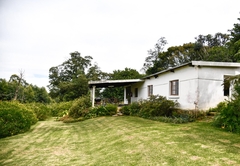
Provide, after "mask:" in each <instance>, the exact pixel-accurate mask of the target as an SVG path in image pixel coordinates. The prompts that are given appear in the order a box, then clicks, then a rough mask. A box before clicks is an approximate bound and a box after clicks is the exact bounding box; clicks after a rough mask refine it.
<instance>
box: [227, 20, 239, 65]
mask: <svg viewBox="0 0 240 166" xmlns="http://www.w3.org/2000/svg"><path fill="white" fill-rule="evenodd" d="M237 20H238V21H239V22H240V18H238V19H237ZM229 32H230V42H229V49H230V51H231V54H232V55H233V60H234V61H235V62H239V61H240V23H235V24H234V25H233V28H232V29H231V30H229Z"/></svg>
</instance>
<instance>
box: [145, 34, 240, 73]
mask: <svg viewBox="0 0 240 166" xmlns="http://www.w3.org/2000/svg"><path fill="white" fill-rule="evenodd" d="M235 31H236V30H235ZM195 39H196V42H195V43H185V44H183V45H180V46H172V47H169V48H168V49H167V51H163V47H164V46H165V44H166V43H167V42H166V40H165V38H160V39H159V40H158V43H157V44H156V45H155V48H154V49H153V50H149V51H148V53H149V55H150V56H148V57H147V58H146V59H145V63H144V65H143V69H144V70H145V72H146V74H147V75H150V74H153V73H156V72H159V71H162V70H165V69H168V68H169V67H175V66H179V65H181V64H184V63H187V62H190V61H193V60H204V61H221V62H231V61H234V59H233V58H232V56H231V54H230V52H229V48H228V43H229V39H230V38H229V35H228V34H222V33H216V34H215V35H210V34H208V35H206V36H204V35H199V36H198V37H196V38H195ZM239 43H240V42H239Z"/></svg>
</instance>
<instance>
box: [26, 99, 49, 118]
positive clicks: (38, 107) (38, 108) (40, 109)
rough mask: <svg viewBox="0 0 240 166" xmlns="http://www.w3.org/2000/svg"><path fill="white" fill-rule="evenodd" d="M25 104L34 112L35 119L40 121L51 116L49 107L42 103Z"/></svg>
mask: <svg viewBox="0 0 240 166" xmlns="http://www.w3.org/2000/svg"><path fill="white" fill-rule="evenodd" d="M26 106H27V107H28V108H29V109H32V110H33V112H34V113H35V114H36V116H37V119H38V120H40V121H43V120H46V119H47V118H49V117H50V116H51V112H50V109H49V107H47V106H46V105H45V104H43V103H28V104H26Z"/></svg>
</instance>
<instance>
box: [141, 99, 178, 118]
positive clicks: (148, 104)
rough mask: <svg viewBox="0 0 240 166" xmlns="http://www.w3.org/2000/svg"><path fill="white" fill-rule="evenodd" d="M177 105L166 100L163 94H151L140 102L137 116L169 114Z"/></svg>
mask: <svg viewBox="0 0 240 166" xmlns="http://www.w3.org/2000/svg"><path fill="white" fill-rule="evenodd" d="M176 106H178V103H177V102H174V101H172V100H167V99H166V97H164V96H158V95H156V96H155V95H152V96H150V98H149V99H147V100H143V101H142V102H141V110H140V112H139V116H141V117H154V116H171V115H172V111H173V110H174V108H175V107H176Z"/></svg>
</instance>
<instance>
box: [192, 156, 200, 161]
mask: <svg viewBox="0 0 240 166" xmlns="http://www.w3.org/2000/svg"><path fill="white" fill-rule="evenodd" d="M190 159H191V160H193V161H196V160H200V159H201V157H199V156H191V157H190Z"/></svg>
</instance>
